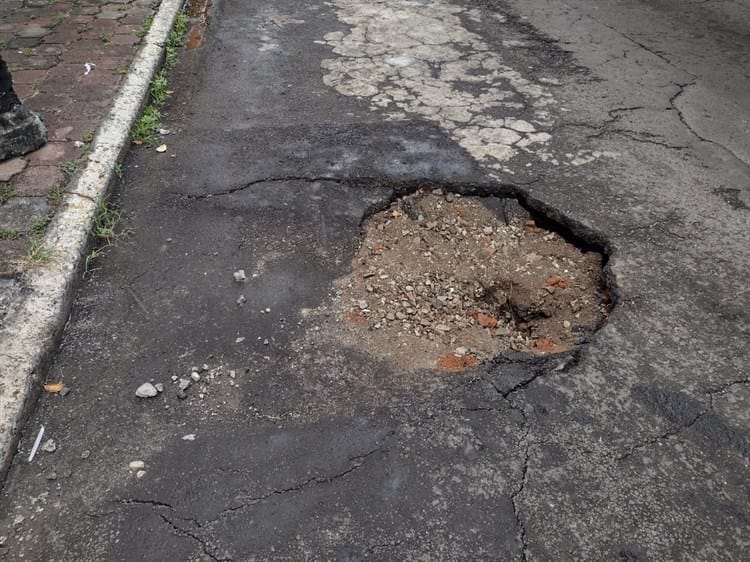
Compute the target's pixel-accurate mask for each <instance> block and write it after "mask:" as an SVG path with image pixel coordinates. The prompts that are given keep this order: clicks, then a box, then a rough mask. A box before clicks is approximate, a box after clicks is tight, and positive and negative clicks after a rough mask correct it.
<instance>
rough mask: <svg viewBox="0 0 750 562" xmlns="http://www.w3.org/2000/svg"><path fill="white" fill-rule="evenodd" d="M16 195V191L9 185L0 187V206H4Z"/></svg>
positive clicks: (5, 184)
mask: <svg viewBox="0 0 750 562" xmlns="http://www.w3.org/2000/svg"><path fill="white" fill-rule="evenodd" d="M15 195H16V190H15V189H14V187H13V186H12V185H10V184H7V183H4V184H2V185H0V205H5V203H7V202H8V200H9V199H12V198H13V197H15Z"/></svg>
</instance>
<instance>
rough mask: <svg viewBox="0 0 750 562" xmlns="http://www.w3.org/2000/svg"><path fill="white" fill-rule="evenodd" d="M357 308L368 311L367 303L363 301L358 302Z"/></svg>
mask: <svg viewBox="0 0 750 562" xmlns="http://www.w3.org/2000/svg"><path fill="white" fill-rule="evenodd" d="M357 306H358V307H359V309H360V310H366V309H367V301H365V300H361V301H358V302H357Z"/></svg>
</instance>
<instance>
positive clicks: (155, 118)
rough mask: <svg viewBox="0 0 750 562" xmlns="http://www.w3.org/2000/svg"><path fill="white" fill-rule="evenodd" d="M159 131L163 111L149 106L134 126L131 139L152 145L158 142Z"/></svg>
mask: <svg viewBox="0 0 750 562" xmlns="http://www.w3.org/2000/svg"><path fill="white" fill-rule="evenodd" d="M159 129H161V111H159V109H158V108H157V107H156V106H154V105H149V106H148V107H146V109H144V110H143V113H142V114H141V116H140V117H139V118H138V121H136V122H135V125H133V130H132V131H130V137H131V138H132V139H133V141H134V142H137V143H143V144H150V143H152V142H154V141H155V140H156V135H157V133H158V132H159Z"/></svg>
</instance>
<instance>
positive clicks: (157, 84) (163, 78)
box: [149, 70, 169, 106]
mask: <svg viewBox="0 0 750 562" xmlns="http://www.w3.org/2000/svg"><path fill="white" fill-rule="evenodd" d="M149 94H150V95H151V103H152V104H154V105H155V106H162V105H164V102H166V101H167V98H168V97H169V94H168V93H167V74H166V72H165V71H164V70H162V71H160V72H159V73H158V74H157V75H156V76H154V79H153V80H152V81H151V87H150V88H149Z"/></svg>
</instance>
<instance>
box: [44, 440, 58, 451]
mask: <svg viewBox="0 0 750 562" xmlns="http://www.w3.org/2000/svg"><path fill="white" fill-rule="evenodd" d="M41 449H42V451H44V452H45V453H54V452H55V451H57V443H55V440H54V439H47V440H46V441H45V442H44V443H43V444H42V447H41Z"/></svg>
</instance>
